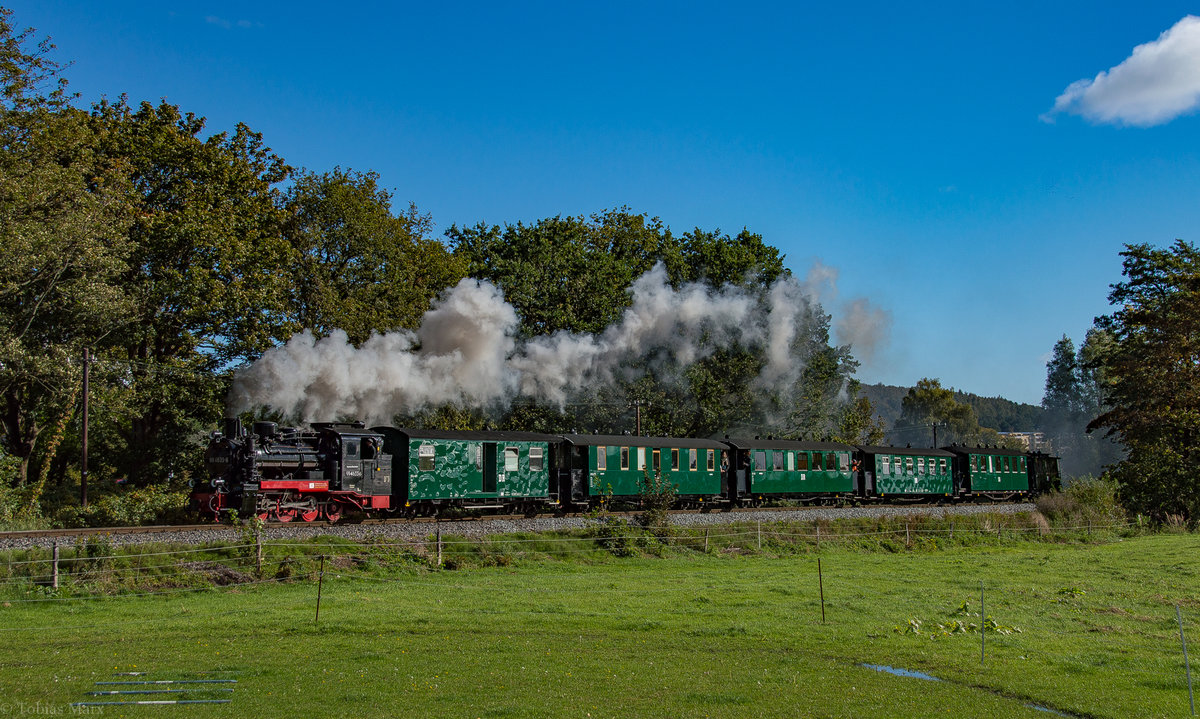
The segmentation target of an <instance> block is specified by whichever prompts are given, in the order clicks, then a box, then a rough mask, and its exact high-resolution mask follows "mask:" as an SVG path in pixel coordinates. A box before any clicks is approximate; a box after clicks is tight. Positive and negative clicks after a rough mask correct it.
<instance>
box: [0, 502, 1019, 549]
mask: <svg viewBox="0 0 1200 719" xmlns="http://www.w3.org/2000/svg"><path fill="white" fill-rule="evenodd" d="M881 506H882V505H881ZM932 506H937V505H936V504H934V503H911V504H905V505H902V507H912V508H919V507H932ZM1010 506H1011V505H1010ZM764 509H769V511H771V512H786V513H791V512H795V513H797V514H802V513H804V512H810V511H813V510H818V509H826V510H828V509H830V507H828V506H824V505H801V506H788V507H770V508H763V507H726V508H707V509H673V510H671V512H670V514H672V515H690V514H713V515H736V514H742V513H753V512H762V511H764ZM607 514H608V515H610V516H618V517H632V516H637V515H639V514H641V511H640V510H639V511H634V510H629V511H612V512H608V513H607ZM588 516H590V515H589V513H586V512H571V513H565V514H552V513H547V514H539V515H536V516H534V517H526V516H524V515H519V514H516V515H514V514H482V515H464V516H447V517H410V518H400V517H394V518H387V519H376V518H365V519H362V520H360V521H357V522H339V523H337V524H336V525H335V524H331V523H329V522H325V521H313V522H267V523H266V524H264V527H266V528H269V529H286V528H294V529H299V528H303V527H312V528H320V527H326V528H328V527H334V526H337V527H347V526H361V527H370V526H386V525H418V524H436V523H438V522H489V521H510V522H511V521H514V520H519V519H537V518H547V517H554V518H575V519H579V518H584V517H588ZM225 529H234V527H233V526H232V525H228V524H217V523H213V522H209V523H208V524H170V525H156V526H143V527H84V528H73V529H34V530H24V531H17V532H0V544H3V543H4V542H5V540H13V539H56V538H64V537H66V538H69V537H88V536H96V535H138V534H167V533H177V532H193V531H197V532H198V531H212V530H225Z"/></svg>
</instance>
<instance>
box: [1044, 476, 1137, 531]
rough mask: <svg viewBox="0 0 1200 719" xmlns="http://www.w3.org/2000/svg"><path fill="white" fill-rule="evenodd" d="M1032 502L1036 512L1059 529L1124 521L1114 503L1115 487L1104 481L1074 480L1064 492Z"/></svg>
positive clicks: (1047, 495)
mask: <svg viewBox="0 0 1200 719" xmlns="http://www.w3.org/2000/svg"><path fill="white" fill-rule="evenodd" d="M1036 502H1037V508H1038V511H1039V512H1041V513H1042V515H1044V516H1045V517H1046V519H1048V520H1049V521H1050V522H1051V523H1052V524H1057V525H1060V526H1061V525H1065V526H1075V527H1080V526H1084V525H1088V524H1091V525H1099V526H1109V525H1113V524H1119V523H1122V522H1124V521H1125V518H1126V513H1125V509H1124V508H1123V507H1122V506H1121V504H1120V502H1119V501H1118V500H1117V484H1116V482H1113V481H1111V480H1107V479H1095V478H1093V477H1085V478H1081V479H1076V480H1074V481H1073V482H1071V484H1069V485H1068V486H1067V488H1066V489H1064V490H1061V491H1056V492H1048V493H1046V494H1043V495H1041V496H1040V497H1038V498H1037V500H1036Z"/></svg>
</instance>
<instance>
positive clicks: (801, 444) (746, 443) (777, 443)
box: [722, 438, 854, 452]
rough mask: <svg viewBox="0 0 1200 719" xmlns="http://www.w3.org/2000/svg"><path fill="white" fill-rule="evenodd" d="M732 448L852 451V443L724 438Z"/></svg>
mask: <svg viewBox="0 0 1200 719" xmlns="http://www.w3.org/2000/svg"><path fill="white" fill-rule="evenodd" d="M722 441H723V442H725V444H728V445H729V446H730V447H733V448H734V449H798V450H807V451H813V450H817V451H821V452H852V451H854V445H851V444H842V443H841V442H808V441H803V440H795V439H740V438H733V439H725V440H722Z"/></svg>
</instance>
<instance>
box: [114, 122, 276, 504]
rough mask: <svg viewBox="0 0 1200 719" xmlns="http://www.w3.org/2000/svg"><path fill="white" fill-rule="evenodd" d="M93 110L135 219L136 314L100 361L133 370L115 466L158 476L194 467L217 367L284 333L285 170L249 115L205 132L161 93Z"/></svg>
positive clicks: (214, 397)
mask: <svg viewBox="0 0 1200 719" xmlns="http://www.w3.org/2000/svg"><path fill="white" fill-rule="evenodd" d="M92 117H93V121H94V123H95V124H96V126H97V127H98V128H99V132H100V138H101V142H100V153H101V154H102V156H103V157H104V158H105V159H106V160H108V161H110V162H113V163H119V164H120V165H121V166H122V167H123V168H124V171H125V173H126V176H127V177H128V179H129V192H127V193H126V195H125V197H124V198H123V201H124V204H125V205H126V206H127V207H128V208H129V209H130V210H131V212H132V215H133V221H132V223H131V225H130V227H129V231H128V237H129V241H130V255H129V261H128V265H127V268H126V270H125V271H124V273H123V275H122V277H121V282H122V285H123V286H124V287H125V288H126V290H127V291H128V293H129V294H130V295H131V297H132V298H133V301H134V303H135V321H134V322H133V323H131V324H129V325H127V326H126V327H125V329H124V331H123V332H122V333H121V336H120V338H119V344H120V349H119V350H114V351H113V352H112V353H111V354H110V355H108V356H107V358H106V359H108V360H109V361H120V362H122V363H123V364H124V366H125V367H126V370H127V373H128V376H127V378H126V380H125V384H126V386H127V387H128V392H126V393H124V394H123V416H124V421H125V423H126V424H125V431H124V432H123V437H124V440H125V448H124V450H123V453H124V456H123V457H121V458H118V459H117V460H115V462H114V463H115V464H118V465H120V466H123V467H125V468H126V471H127V472H128V474H129V475H130V477H131V478H132V479H135V480H137V481H142V482H145V481H152V480H158V479H161V478H163V477H166V476H168V475H169V474H170V473H172V472H176V471H177V470H178V471H182V470H186V469H188V468H189V467H192V466H197V465H198V463H199V460H198V459H197V458H198V457H199V451H198V447H197V440H198V439H199V438H202V436H203V433H204V429H205V428H207V427H210V426H212V425H213V424H215V423H216V422H217V421H218V420H219V419H220V416H221V414H222V400H223V395H224V389H225V387H224V383H223V381H222V380H221V378H220V377H219V373H221V372H223V371H224V370H226V369H227V368H228V367H229V366H231V365H232V364H235V363H238V362H241V361H245V360H246V359H249V358H253V357H255V356H257V355H258V354H259V353H261V352H262V351H263V350H264V349H265V348H266V347H268V346H270V345H271V344H272V343H273V342H276V341H278V340H280V339H283V338H286V337H287V336H288V334H290V330H291V328H292V324H291V321H290V318H289V316H288V294H287V292H288V289H289V288H288V280H289V276H288V272H287V268H288V267H290V266H291V265H292V264H293V259H294V253H293V251H292V249H291V247H290V246H289V245H288V243H287V242H286V241H284V240H283V238H282V237H281V233H280V228H281V225H282V223H283V220H284V214H283V211H282V209H281V204H282V203H281V202H280V201H279V200H280V193H279V190H278V187H277V186H278V184H279V183H280V182H282V181H283V180H284V179H285V178H286V177H287V176H288V173H289V168H288V167H287V166H286V165H285V164H284V162H283V160H281V159H280V158H279V157H277V156H276V155H274V154H273V153H272V152H271V151H270V149H268V148H267V147H265V146H264V144H263V141H262V137H261V136H260V135H258V134H257V133H255V132H252V131H251V130H250V129H249V128H248V127H246V126H245V125H242V124H239V125H237V127H236V128H235V130H234V131H233V132H232V133H225V132H220V133H215V134H213V135H210V136H208V137H207V138H203V139H202V138H201V137H200V135H201V133H202V132H203V130H204V119H203V118H200V117H197V116H195V115H193V114H191V113H184V112H182V111H180V109H179V108H178V107H176V106H174V105H169V104H167V103H165V102H164V103H160V104H159V105H151V104H149V103H142V104H141V105H140V106H138V107H137V108H133V107H130V106H129V105H127V104H126V103H125V101H124V100H123V99H122V100H121V101H120V102H117V103H115V104H114V103H108V102H102V103H100V104H99V105H98V106H97V107H96V108H95V109H94V110H93V112H92Z"/></svg>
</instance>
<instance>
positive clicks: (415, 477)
mask: <svg viewBox="0 0 1200 719" xmlns="http://www.w3.org/2000/svg"><path fill="white" fill-rule="evenodd" d="M374 430H375V431H376V432H378V433H379V434H382V435H383V437H384V448H385V451H387V452H389V453H391V454H392V455H393V457H394V458H395V460H394V464H395V467H396V475H397V478H396V481H395V482H394V483H393V486H394V492H395V494H394V495H393V498H394V500H395V501H394V502H393V505H392V506H394V507H406V508H410V509H412V508H424V509H429V508H436V507H439V506H444V505H454V506H462V507H494V506H496V505H498V504H500V503H501V502H505V503H508V502H514V501H516V502H520V501H522V500H525V501H526V502H527V504H528V506H530V507H531V508H532V507H534V506H536V505H538V504H544V503H549V502H552V501H553V497H552V496H551V491H550V472H551V469H550V447H551V445H552V443H553V442H554V441H555V438H554V437H553V436H551V435H544V434H535V433H533V432H456V431H442V430H422V429H398V428H394V427H376V428H374Z"/></svg>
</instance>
